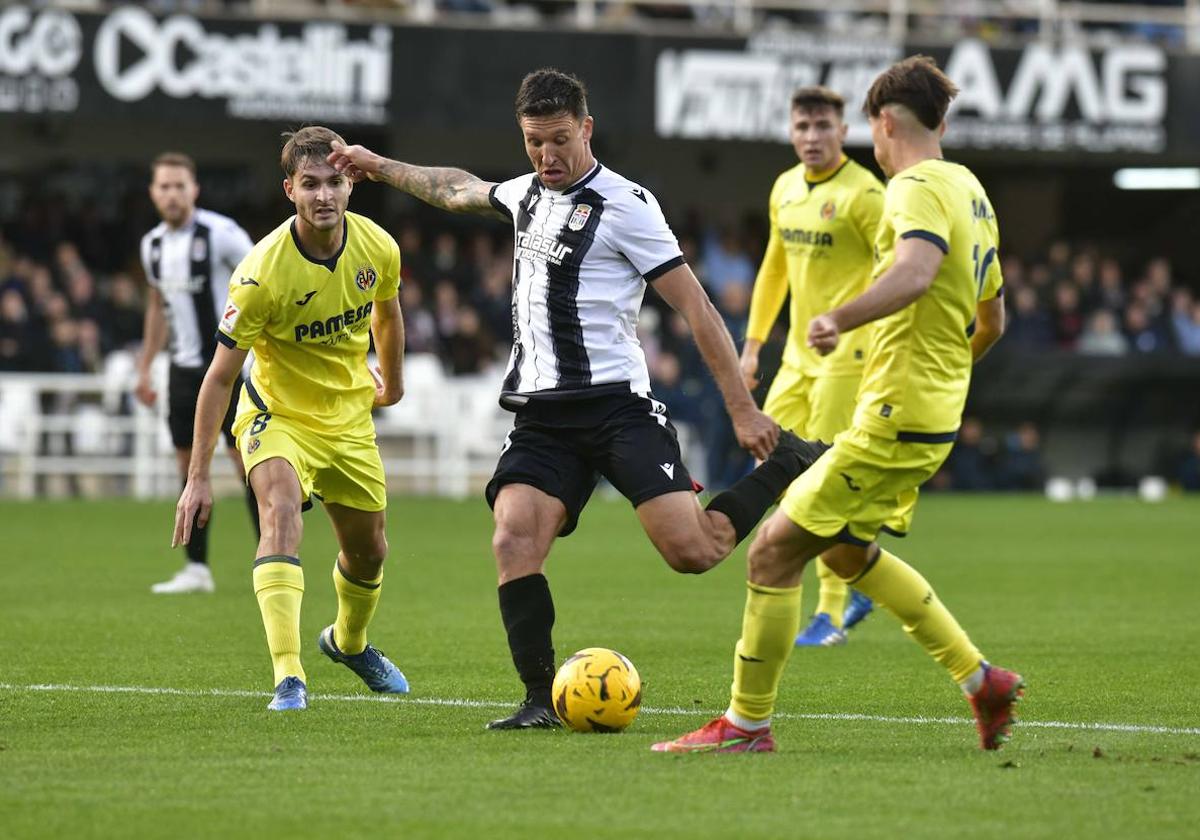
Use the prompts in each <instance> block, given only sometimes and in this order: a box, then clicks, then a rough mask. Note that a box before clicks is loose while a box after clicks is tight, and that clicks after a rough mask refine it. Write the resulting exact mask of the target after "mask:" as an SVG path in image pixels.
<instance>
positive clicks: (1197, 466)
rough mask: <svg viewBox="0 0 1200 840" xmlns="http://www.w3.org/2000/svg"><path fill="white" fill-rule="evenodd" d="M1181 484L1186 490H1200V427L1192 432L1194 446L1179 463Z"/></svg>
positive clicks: (1194, 491) (1192, 491)
mask: <svg viewBox="0 0 1200 840" xmlns="http://www.w3.org/2000/svg"><path fill="white" fill-rule="evenodd" d="M1179 484H1180V486H1181V487H1183V489H1184V491H1185V492H1189V493H1197V492H1200V429H1198V430H1196V432H1194V433H1193V434H1192V447H1191V449H1190V450H1189V451H1188V453H1187V454H1186V455H1185V456H1184V458H1183V462H1182V463H1181V464H1180V465H1179Z"/></svg>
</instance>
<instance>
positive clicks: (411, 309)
mask: <svg viewBox="0 0 1200 840" xmlns="http://www.w3.org/2000/svg"><path fill="white" fill-rule="evenodd" d="M401 253H403V252H401ZM400 311H401V313H403V316H404V350H405V352H407V353H437V352H438V350H439V347H438V330H437V323H436V322H435V321H434V320H433V315H432V314H431V313H430V312H429V310H428V309H426V308H425V294H424V292H423V291H422V290H421V283H420V281H419V280H417V278H415V277H413V278H410V279H408V280H405V281H404V285H403V286H402V287H401V289H400Z"/></svg>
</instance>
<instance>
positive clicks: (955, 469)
mask: <svg viewBox="0 0 1200 840" xmlns="http://www.w3.org/2000/svg"><path fill="white" fill-rule="evenodd" d="M994 456H995V444H994V443H993V442H992V441H990V440H988V439H987V438H985V437H984V435H983V424H982V423H980V422H979V420H978V418H975V417H964V418H963V422H962V426H961V427H960V428H959V430H958V440H957V441H955V443H954V449H953V450H951V452H950V457H949V458H947V459H946V471H947V472H948V473H949V476H950V482H949V489H951V490H972V491H974V490H992V489H994V488H995V486H996V482H995V478H994V474H993V473H994V469H993V465H994V461H995V458H994Z"/></svg>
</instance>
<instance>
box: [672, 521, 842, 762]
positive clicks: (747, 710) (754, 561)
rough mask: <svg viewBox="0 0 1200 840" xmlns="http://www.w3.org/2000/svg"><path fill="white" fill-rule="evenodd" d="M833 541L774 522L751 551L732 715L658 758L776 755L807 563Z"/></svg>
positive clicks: (690, 735)
mask: <svg viewBox="0 0 1200 840" xmlns="http://www.w3.org/2000/svg"><path fill="white" fill-rule="evenodd" d="M831 542H832V540H831V539H830V538H828V537H818V536H816V535H814V534H810V533H808V532H807V531H805V530H804V529H803V528H801V527H800V526H798V525H796V524H795V523H794V522H792V521H791V520H790V519H788V517H787V516H786V515H785V514H784V513H783V512H782V511H776V512H775V513H774V514H772V515H771V516H770V517H769V518H768V519H767V521H766V522H765V523H763V526H762V528H760V529H759V531H758V534H757V535H756V536H755V538H754V542H753V543H752V544H751V545H750V554H749V573H748V580H747V583H746V589H747V591H746V606H745V610H744V611H743V614H742V637H741V638H740V639H739V640H738V643H737V647H736V649H735V651H734V658H733V687H732V692H731V698H730V704H729V709H728V710H727V711H726V712H725V714H723V715H721V716H720V717H718V718H716V719H714V720H712V721H710V722H709V723H707V724H705V725H704V726H702V727H701V728H700V729H698V730H696V731H694V732H690V733H688V734H687V735H684V736H683V737H681V738H677V739H675V740H674V741H666V742H662V743H658V744H655V745H654V746H653V747H652V749H653V750H654V751H655V752H771V751H772V750H774V749H775V741H774V738H773V737H772V735H771V713H772V712H773V711H774V708H775V698H776V695H777V694H778V691H779V681H780V679H781V677H782V676H783V670H784V667H785V666H786V665H787V661H788V657H790V656H791V652H792V648H793V645H792V640H793V639H794V638H795V636H796V630H797V629H798V628H799V626H800V595H801V587H800V577H801V573H802V572H803V571H804V565H805V563H806V562H807V561H808V560H810V559H811V558H813V557H816V556H817V555H818V554H819V553H820V552H821V550H822V549H824V548H826V547H828V546H829V545H830V543H831Z"/></svg>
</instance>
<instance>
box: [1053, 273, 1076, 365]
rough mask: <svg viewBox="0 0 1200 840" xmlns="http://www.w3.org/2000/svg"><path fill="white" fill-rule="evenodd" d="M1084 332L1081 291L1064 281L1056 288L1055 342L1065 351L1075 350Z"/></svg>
mask: <svg viewBox="0 0 1200 840" xmlns="http://www.w3.org/2000/svg"><path fill="white" fill-rule="evenodd" d="M1081 332H1083V312H1081V311H1080V308H1079V289H1077V288H1076V287H1075V286H1074V285H1073V284H1072V283H1071V282H1070V281H1068V280H1063V281H1060V282H1059V283H1058V285H1057V286H1055V287H1054V340H1055V341H1056V342H1057V343H1058V346H1059V347H1061V348H1062V349H1064V350H1074V349H1075V342H1076V341H1078V340H1079V334H1080V333H1081Z"/></svg>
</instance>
